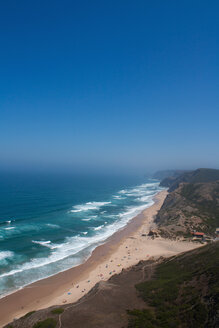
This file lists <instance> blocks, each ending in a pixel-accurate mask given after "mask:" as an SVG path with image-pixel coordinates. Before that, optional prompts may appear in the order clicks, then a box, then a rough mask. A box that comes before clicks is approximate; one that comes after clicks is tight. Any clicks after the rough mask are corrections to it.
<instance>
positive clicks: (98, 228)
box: [93, 225, 104, 231]
mask: <svg viewBox="0 0 219 328" xmlns="http://www.w3.org/2000/svg"><path fill="white" fill-rule="evenodd" d="M103 227H104V225H101V226H99V227H95V228H93V230H95V231H98V230H101V229H102V228H103Z"/></svg>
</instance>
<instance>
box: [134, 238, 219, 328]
mask: <svg viewBox="0 0 219 328" xmlns="http://www.w3.org/2000/svg"><path fill="white" fill-rule="evenodd" d="M218 277H219V242H215V243H213V244H211V245H207V246H204V247H202V248H200V249H197V250H195V251H191V252H188V253H185V254H183V255H181V256H178V257H175V258H172V259H171V260H166V261H165V262H163V263H162V264H160V265H158V267H157V269H156V271H155V275H154V279H152V280H150V281H146V282H143V283H140V284H138V285H137V286H136V288H137V290H138V291H139V293H140V296H141V297H142V298H143V299H144V301H145V302H146V306H145V309H143V310H134V311H129V314H130V321H129V328H143V327H147V328H152V327H153V328H158V327H161V328H162V327H163V328H170V327H173V328H174V327H177V328H180V327H182V328H186V327H189V328H196V327H197V328H202V327H212V328H213V327H217V324H219V322H216V321H217V320H218V318H216V312H217V311H218V310H219V307H218V303H219V281H218Z"/></svg>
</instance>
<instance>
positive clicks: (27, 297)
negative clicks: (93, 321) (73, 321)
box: [0, 191, 198, 327]
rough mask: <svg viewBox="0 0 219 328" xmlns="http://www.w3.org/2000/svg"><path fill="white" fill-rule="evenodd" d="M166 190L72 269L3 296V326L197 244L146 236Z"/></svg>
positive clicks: (0, 311) (0, 304)
mask: <svg viewBox="0 0 219 328" xmlns="http://www.w3.org/2000/svg"><path fill="white" fill-rule="evenodd" d="M166 195H167V191H162V192H160V193H159V194H157V195H156V196H155V197H154V202H155V203H154V205H152V206H151V207H149V208H147V209H145V210H144V211H143V212H142V213H140V214H139V215H138V216H136V217H135V218H133V219H132V220H131V221H130V222H129V223H128V224H127V226H126V227H125V228H124V229H122V230H120V231H118V232H116V233H115V234H114V235H113V236H111V237H110V238H109V239H108V240H107V241H106V243H105V244H103V245H101V246H99V247H97V248H96V249H95V250H94V251H93V253H92V255H91V256H90V257H89V259H88V260H87V261H86V262H85V263H83V264H81V265H79V266H77V267H74V268H72V269H69V270H66V271H64V272H61V273H59V274H57V275H54V276H52V277H49V278H46V279H43V280H40V281H38V282H35V283H33V284H31V285H28V286H26V287H25V288H23V289H21V290H19V291H16V292H14V293H13V294H10V295H8V296H6V297H4V298H2V299H0V326H1V327H3V326H4V325H5V324H7V323H8V322H11V321H12V320H13V319H14V318H19V317H21V316H23V315H25V314H26V313H27V312H29V311H33V310H38V309H42V308H45V307H49V306H52V305H58V304H68V303H72V302H75V301H77V300H78V299H80V298H81V297H82V296H84V295H85V294H86V293H87V292H88V291H89V290H90V289H91V288H92V287H93V286H94V285H95V284H96V283H97V282H98V281H100V280H107V279H108V278H109V277H111V276H112V275H113V274H117V273H119V272H121V270H122V269H124V268H127V267H130V266H132V265H135V264H136V263H138V262H139V261H140V260H146V259H149V258H151V257H159V256H165V257H168V256H172V255H174V254H178V253H181V252H185V251H188V250H190V249H193V248H195V247H198V246H197V245H196V244H194V243H191V242H179V241H172V240H166V239H162V238H156V239H151V238H150V237H148V236H146V235H147V234H148V232H149V230H150V229H153V228H154V227H155V223H154V216H155V215H156V213H157V211H158V210H159V209H160V207H161V205H162V203H163V201H164V199H165V197H166Z"/></svg>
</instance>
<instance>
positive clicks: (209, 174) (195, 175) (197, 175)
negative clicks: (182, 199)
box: [160, 169, 219, 191]
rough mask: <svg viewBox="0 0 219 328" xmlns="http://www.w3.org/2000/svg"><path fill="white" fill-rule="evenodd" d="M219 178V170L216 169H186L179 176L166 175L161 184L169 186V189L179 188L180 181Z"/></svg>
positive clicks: (202, 181) (190, 181) (206, 180)
mask: <svg viewBox="0 0 219 328" xmlns="http://www.w3.org/2000/svg"><path fill="white" fill-rule="evenodd" d="M217 180H219V170H216V169H197V170H195V171H186V172H184V173H182V174H180V175H177V176H172V175H171V176H169V177H168V176H167V177H165V178H164V179H163V180H162V181H161V183H160V185H161V186H162V187H169V191H173V190H175V189H177V188H178V187H179V185H180V183H185V182H187V183H206V182H214V181H217Z"/></svg>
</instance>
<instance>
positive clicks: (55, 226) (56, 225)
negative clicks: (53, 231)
mask: <svg viewBox="0 0 219 328" xmlns="http://www.w3.org/2000/svg"><path fill="white" fill-rule="evenodd" d="M46 225H47V227H50V228H60V226H59V225H58V224H53V223H46Z"/></svg>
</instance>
